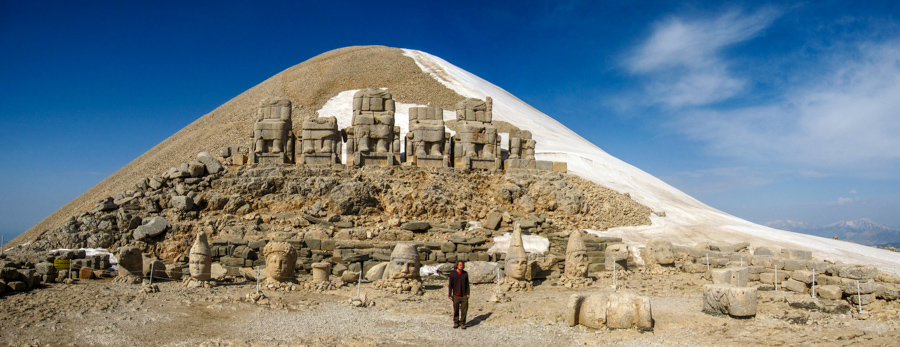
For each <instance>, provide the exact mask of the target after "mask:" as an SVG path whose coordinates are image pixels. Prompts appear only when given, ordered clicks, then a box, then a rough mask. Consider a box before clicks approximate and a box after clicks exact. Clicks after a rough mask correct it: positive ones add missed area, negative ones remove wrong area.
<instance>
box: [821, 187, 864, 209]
mask: <svg viewBox="0 0 900 347" xmlns="http://www.w3.org/2000/svg"><path fill="white" fill-rule="evenodd" d="M849 194H850V196H849V197H843V196H842V197H839V198H837V201H832V202H830V203H828V204H829V205H831V206H844V205H847V204H851V203H854V202H857V201H859V196H858V195H857V194H856V190H851V191H850V193H849Z"/></svg>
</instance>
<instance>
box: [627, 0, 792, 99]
mask: <svg viewBox="0 0 900 347" xmlns="http://www.w3.org/2000/svg"><path fill="white" fill-rule="evenodd" d="M780 14H781V13H780V11H778V10H776V9H774V8H770V7H767V8H764V9H761V10H758V11H756V12H754V13H752V14H744V13H743V12H741V11H738V10H732V11H729V12H726V13H724V14H722V15H720V16H718V17H716V18H713V19H706V18H698V19H683V18H669V19H667V20H665V21H663V22H660V23H658V24H657V25H656V27H655V29H654V31H653V34H652V35H651V36H650V38H649V39H647V41H646V42H644V43H643V44H641V45H640V46H639V47H638V48H637V49H635V50H634V51H633V52H632V54H631V55H630V56H629V58H628V59H626V62H625V65H626V67H627V68H628V69H629V71H631V72H632V73H634V74H637V75H641V76H645V77H648V81H646V85H645V95H646V96H647V98H646V99H645V100H649V102H650V103H651V104H662V105H664V106H668V107H676V108H677V107H682V106H698V105H707V104H710V103H715V102H718V101H722V100H725V99H728V98H730V97H732V96H734V95H735V94H737V93H739V92H741V91H742V90H743V89H744V86H745V84H746V81H745V80H744V79H742V78H739V77H736V76H734V75H733V73H732V72H731V68H730V64H729V63H728V61H727V60H726V59H724V58H723V57H722V50H723V49H724V48H726V47H728V46H730V45H733V44H735V43H738V42H743V41H746V40H749V39H751V38H754V37H756V36H758V35H759V34H760V33H761V32H762V30H763V29H765V28H766V27H768V26H769V25H770V24H771V23H772V21H773V20H775V19H776V18H777V17H778V16H780Z"/></svg>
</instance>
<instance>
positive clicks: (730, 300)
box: [703, 284, 757, 317]
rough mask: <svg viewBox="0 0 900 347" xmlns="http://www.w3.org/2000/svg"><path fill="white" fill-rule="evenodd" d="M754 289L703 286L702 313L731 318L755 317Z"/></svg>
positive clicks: (725, 285) (755, 295)
mask: <svg viewBox="0 0 900 347" xmlns="http://www.w3.org/2000/svg"><path fill="white" fill-rule="evenodd" d="M756 300H757V291H756V287H734V286H731V285H728V284H706V285H704V286H703V312H706V313H709V314H727V315H729V316H732V317H753V316H756Z"/></svg>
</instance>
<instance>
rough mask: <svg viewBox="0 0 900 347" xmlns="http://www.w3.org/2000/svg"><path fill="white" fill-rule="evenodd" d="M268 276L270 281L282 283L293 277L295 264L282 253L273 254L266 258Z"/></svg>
mask: <svg viewBox="0 0 900 347" xmlns="http://www.w3.org/2000/svg"><path fill="white" fill-rule="evenodd" d="M266 274H267V275H268V277H269V279H271V280H275V281H279V282H280V281H282V280H285V279H288V278H291V277H293V275H294V264H293V262H290V261H288V259H287V257H286V256H285V255H284V254H281V253H272V254H269V256H267V257H266Z"/></svg>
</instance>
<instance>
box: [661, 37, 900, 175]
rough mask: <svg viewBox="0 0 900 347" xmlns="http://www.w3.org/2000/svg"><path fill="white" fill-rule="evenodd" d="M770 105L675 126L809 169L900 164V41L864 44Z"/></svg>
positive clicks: (701, 115) (736, 152)
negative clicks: (819, 75) (817, 76)
mask: <svg viewBox="0 0 900 347" xmlns="http://www.w3.org/2000/svg"><path fill="white" fill-rule="evenodd" d="M831 60H832V61H831V62H830V63H828V64H825V66H824V67H820V68H821V69H822V70H823V71H822V74H821V77H819V78H815V79H810V80H806V81H804V82H803V83H800V84H797V85H793V86H788V87H787V88H786V89H787V92H786V93H785V95H784V96H783V97H782V98H780V99H778V100H776V101H772V102H769V103H766V104H761V105H756V106H751V107H745V108H739V109H732V110H715V109H708V108H705V109H704V108H698V109H693V110H685V111H684V112H681V113H679V114H678V115H677V116H676V117H675V119H676V120H675V121H673V122H672V123H671V124H670V125H672V126H673V127H674V128H675V129H676V130H677V131H679V132H681V133H683V134H685V135H687V136H689V137H690V138H693V139H696V140H700V141H703V142H706V143H708V144H709V146H710V149H711V150H712V151H714V152H715V153H717V154H721V155H727V156H739V157H747V158H752V159H757V160H764V161H773V160H774V161H779V162H789V163H796V164H800V165H803V166H804V167H806V168H808V169H809V170H815V169H816V168H825V169H830V170H853V171H857V172H859V171H863V172H878V171H884V170H885V169H886V168H891V167H892V166H894V165H896V164H898V162H900V150H898V149H900V136H897V134H900V97H898V96H900V40H893V41H889V42H882V43H866V44H859V45H857V47H855V48H854V51H851V52H845V53H844V54H840V55H839V56H836V57H832V59H831Z"/></svg>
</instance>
